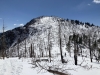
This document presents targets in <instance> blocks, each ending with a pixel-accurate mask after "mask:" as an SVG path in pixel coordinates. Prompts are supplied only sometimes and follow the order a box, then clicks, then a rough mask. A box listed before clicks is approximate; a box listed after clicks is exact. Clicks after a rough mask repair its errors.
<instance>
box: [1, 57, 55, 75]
mask: <svg viewBox="0 0 100 75" xmlns="http://www.w3.org/2000/svg"><path fill="white" fill-rule="evenodd" d="M38 70H39V69H38V68H32V64H30V62H29V60H27V59H26V60H25V59H21V60H19V59H18V58H6V59H4V60H3V59H0V75H53V74H51V73H49V72H47V71H40V72H38Z"/></svg>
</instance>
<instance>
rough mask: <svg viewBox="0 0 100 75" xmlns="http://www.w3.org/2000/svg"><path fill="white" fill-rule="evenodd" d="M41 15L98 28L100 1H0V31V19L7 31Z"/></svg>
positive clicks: (0, 25)
mask: <svg viewBox="0 0 100 75" xmlns="http://www.w3.org/2000/svg"><path fill="white" fill-rule="evenodd" d="M43 15H44V16H51V15H54V16H58V17H61V18H65V19H66V18H68V19H74V20H80V21H83V22H90V23H93V24H95V25H99V26H100V0H0V30H1V29H2V19H4V21H5V27H6V30H9V29H13V28H15V27H18V26H20V25H23V24H26V23H27V22H28V21H30V20H31V19H33V18H36V17H39V16H43Z"/></svg>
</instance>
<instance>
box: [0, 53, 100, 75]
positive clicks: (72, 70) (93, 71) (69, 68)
mask: <svg viewBox="0 0 100 75" xmlns="http://www.w3.org/2000/svg"><path fill="white" fill-rule="evenodd" d="M39 59H48V57H45V58H39ZM64 59H65V60H66V61H67V63H64V64H62V63H61V61H60V56H55V57H52V61H51V63H50V62H49V61H41V62H40V61H39V62H38V63H39V64H40V65H41V66H42V67H44V68H45V69H52V70H55V71H59V72H63V73H66V74H69V75H100V63H98V62H96V61H95V60H93V62H92V63H91V62H90V59H89V58H86V57H83V58H82V57H78V65H77V66H75V65H74V60H73V55H72V57H69V56H68V55H67V56H66V57H64ZM81 63H82V64H81ZM79 64H81V66H80V65H79ZM0 75H54V74H53V73H50V72H48V71H46V70H44V69H41V67H34V65H32V59H31V58H21V59H20V60H19V59H18V58H5V59H4V60H3V59H0Z"/></svg>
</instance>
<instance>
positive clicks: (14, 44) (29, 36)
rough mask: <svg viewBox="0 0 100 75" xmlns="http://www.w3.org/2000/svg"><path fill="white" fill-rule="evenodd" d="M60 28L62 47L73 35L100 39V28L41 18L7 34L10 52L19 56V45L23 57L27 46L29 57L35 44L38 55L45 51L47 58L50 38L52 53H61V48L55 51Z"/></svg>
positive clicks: (59, 19)
mask: <svg viewBox="0 0 100 75" xmlns="http://www.w3.org/2000/svg"><path fill="white" fill-rule="evenodd" d="M59 26H60V29H61V39H62V47H64V46H65V44H66V43H67V42H68V40H69V36H70V35H73V33H75V34H79V35H80V36H82V34H85V35H87V36H88V35H90V34H91V38H94V35H96V39H99V37H100V27H97V26H94V25H90V24H88V23H82V22H78V23H77V22H76V21H74V20H68V19H62V18H59V17H51V16H50V17H48V16H41V17H38V18H35V19H32V20H31V21H30V22H28V23H27V24H26V25H25V26H23V27H18V28H15V29H13V30H10V31H7V32H6V33H5V34H6V40H7V46H8V48H9V51H10V52H11V53H12V54H13V55H14V56H17V53H18V50H17V48H18V43H19V49H20V55H22V54H24V52H25V44H26V49H27V55H29V49H30V47H31V44H32V45H33V44H34V49H35V50H36V51H35V52H36V55H40V54H38V53H40V52H39V51H40V50H45V53H44V56H45V55H46V51H48V49H47V46H48V36H49V40H50V43H52V49H51V50H52V51H53V52H52V53H54V51H55V52H58V53H59V48H58V49H56V50H55V47H59ZM49 34H50V35H49ZM40 48H41V49H40Z"/></svg>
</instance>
